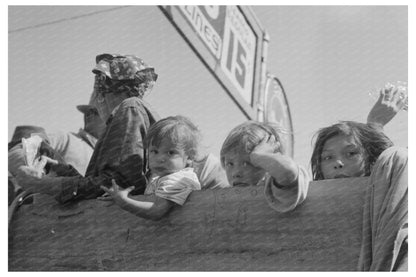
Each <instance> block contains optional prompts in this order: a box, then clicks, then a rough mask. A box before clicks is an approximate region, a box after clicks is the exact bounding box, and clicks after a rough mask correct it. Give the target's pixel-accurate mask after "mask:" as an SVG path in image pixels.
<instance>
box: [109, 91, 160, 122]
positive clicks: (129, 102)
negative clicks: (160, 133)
mask: <svg viewBox="0 0 416 277" xmlns="http://www.w3.org/2000/svg"><path fill="white" fill-rule="evenodd" d="M132 113H133V114H142V115H144V114H146V115H147V116H148V117H149V118H151V119H152V120H155V121H157V120H158V119H159V115H158V113H157V112H156V111H155V110H154V109H153V107H152V106H151V105H150V104H149V103H147V102H146V101H144V100H143V99H140V98H138V97H130V98H127V99H124V100H123V101H122V102H121V103H120V105H118V107H117V108H115V109H114V111H113V113H112V114H113V117H115V118H117V117H123V116H127V114H132Z"/></svg>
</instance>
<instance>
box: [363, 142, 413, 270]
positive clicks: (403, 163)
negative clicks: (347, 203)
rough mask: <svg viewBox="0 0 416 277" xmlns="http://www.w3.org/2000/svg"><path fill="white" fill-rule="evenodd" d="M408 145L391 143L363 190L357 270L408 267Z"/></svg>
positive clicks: (401, 268)
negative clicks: (396, 145)
mask: <svg viewBox="0 0 416 277" xmlns="http://www.w3.org/2000/svg"><path fill="white" fill-rule="evenodd" d="M407 161H408V153H407V149H404V148H399V147H391V148H389V149H387V150H385V151H384V152H383V153H382V154H381V155H380V157H379V158H378V159H377V161H376V163H375V165H374V167H373V169H372V172H371V175H370V178H369V187H368V190H367V194H366V202H365V205H364V217H363V238H362V244H361V253H360V259H359V264H358V270H360V271H407V270H408V265H407V258H408V249H407V238H408V233H407V229H408V219H407V213H408V202H407V189H408V188H407V182H408V179H407V178H408V172H407Z"/></svg>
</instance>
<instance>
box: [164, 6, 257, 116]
mask: <svg viewBox="0 0 416 277" xmlns="http://www.w3.org/2000/svg"><path fill="white" fill-rule="evenodd" d="M161 9H162V11H163V12H164V14H165V15H166V16H167V17H168V19H170V20H171V22H172V23H173V24H174V26H176V27H177V29H178V31H179V32H180V33H181V34H182V35H183V37H184V38H185V40H186V41H188V42H189V44H190V46H191V48H192V49H193V50H194V51H195V52H196V53H197V55H198V56H199V57H200V58H201V60H202V61H203V62H204V63H205V64H206V65H207V66H208V68H210V69H211V70H212V71H213V73H214V75H215V77H216V78H217V79H218V80H219V81H220V83H221V84H222V85H223V87H225V88H226V91H227V92H228V93H229V94H230V96H231V97H232V98H233V100H234V101H235V102H236V103H237V105H238V106H240V108H241V109H242V110H243V111H244V113H245V114H246V115H247V116H248V117H249V118H250V119H256V107H255V104H256V102H255V101H256V100H257V98H258V92H259V90H260V86H261V81H260V79H261V78H260V76H261V74H262V72H261V70H262V68H263V67H261V66H260V63H261V62H262V51H263V35H264V31H263V29H262V28H261V26H260V25H259V23H258V21H257V19H256V18H255V16H254V13H253V12H252V11H251V10H250V9H249V8H247V7H241V6H193V5H185V6H161ZM263 75H265V73H263Z"/></svg>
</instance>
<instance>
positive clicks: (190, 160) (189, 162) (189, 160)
mask: <svg viewBox="0 0 416 277" xmlns="http://www.w3.org/2000/svg"><path fill="white" fill-rule="evenodd" d="M193 163H194V161H193V160H192V159H191V158H190V157H188V158H186V167H192V166H193Z"/></svg>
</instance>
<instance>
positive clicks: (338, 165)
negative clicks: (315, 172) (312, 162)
mask: <svg viewBox="0 0 416 277" xmlns="http://www.w3.org/2000/svg"><path fill="white" fill-rule="evenodd" d="M343 167H344V163H343V162H342V161H341V160H336V161H335V165H334V168H335V169H340V168H343Z"/></svg>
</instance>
